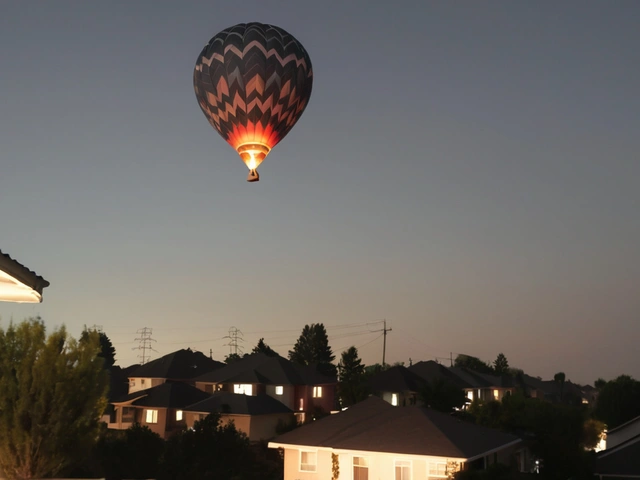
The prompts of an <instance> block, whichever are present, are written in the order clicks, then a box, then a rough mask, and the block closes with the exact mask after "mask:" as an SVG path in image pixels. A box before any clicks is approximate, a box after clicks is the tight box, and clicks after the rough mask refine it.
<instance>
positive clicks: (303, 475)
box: [284, 448, 376, 480]
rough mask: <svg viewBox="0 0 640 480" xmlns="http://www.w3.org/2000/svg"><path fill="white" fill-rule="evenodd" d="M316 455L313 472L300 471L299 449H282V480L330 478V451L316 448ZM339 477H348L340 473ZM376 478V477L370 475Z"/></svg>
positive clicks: (322, 479)
mask: <svg viewBox="0 0 640 480" xmlns="http://www.w3.org/2000/svg"><path fill="white" fill-rule="evenodd" d="M309 450H311V451H316V452H317V455H318V465H317V468H316V471H315V472H301V471H300V451H299V450H298V449H288V448H287V449H285V451H284V480H319V479H321V480H324V479H328V478H332V474H331V452H330V451H328V450H316V449H313V448H310V449H309ZM340 478H341V479H350V478H351V477H347V476H344V475H343V473H342V472H341V473H340ZM370 478H376V477H370Z"/></svg>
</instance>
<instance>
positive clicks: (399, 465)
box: [396, 460, 411, 480]
mask: <svg viewBox="0 0 640 480" xmlns="http://www.w3.org/2000/svg"><path fill="white" fill-rule="evenodd" d="M396 480H411V462H409V461H407V460H396Z"/></svg>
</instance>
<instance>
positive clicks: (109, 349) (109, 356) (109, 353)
mask: <svg viewBox="0 0 640 480" xmlns="http://www.w3.org/2000/svg"><path fill="white" fill-rule="evenodd" d="M89 332H96V333H97V334H98V337H99V340H100V353H99V354H98V356H99V357H101V358H103V359H104V368H106V369H107V370H111V367H113V366H114V365H115V363H116V349H115V347H114V346H113V343H111V339H110V338H109V337H107V334H106V333H104V332H99V331H97V330H93V329H87V327H86V325H85V327H84V330H83V331H82V334H81V335H80V341H81V342H82V341H85V340H87V338H88V336H89Z"/></svg>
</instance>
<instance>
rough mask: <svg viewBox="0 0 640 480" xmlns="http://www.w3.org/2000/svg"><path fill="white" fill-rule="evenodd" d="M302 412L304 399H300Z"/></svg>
mask: <svg viewBox="0 0 640 480" xmlns="http://www.w3.org/2000/svg"><path fill="white" fill-rule="evenodd" d="M300 410H304V398H301V399H300Z"/></svg>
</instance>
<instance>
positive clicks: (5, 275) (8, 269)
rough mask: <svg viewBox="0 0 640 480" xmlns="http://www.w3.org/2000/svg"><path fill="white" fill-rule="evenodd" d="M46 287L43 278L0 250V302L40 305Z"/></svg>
mask: <svg viewBox="0 0 640 480" xmlns="http://www.w3.org/2000/svg"><path fill="white" fill-rule="evenodd" d="M48 286H49V282H47V281H46V280H45V279H44V278H42V277H41V276H40V275H38V274H37V273H36V272H34V271H32V270H29V269H28V268H27V267H25V266H24V265H22V264H21V263H19V262H18V261H16V260H14V259H13V258H11V257H10V256H9V255H7V254H6V253H3V252H2V250H0V301H4V302H17V303H40V302H42V290H43V289H44V288H46V287H48Z"/></svg>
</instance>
